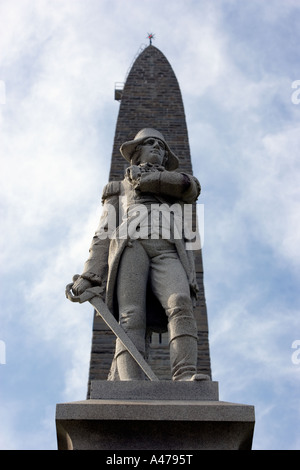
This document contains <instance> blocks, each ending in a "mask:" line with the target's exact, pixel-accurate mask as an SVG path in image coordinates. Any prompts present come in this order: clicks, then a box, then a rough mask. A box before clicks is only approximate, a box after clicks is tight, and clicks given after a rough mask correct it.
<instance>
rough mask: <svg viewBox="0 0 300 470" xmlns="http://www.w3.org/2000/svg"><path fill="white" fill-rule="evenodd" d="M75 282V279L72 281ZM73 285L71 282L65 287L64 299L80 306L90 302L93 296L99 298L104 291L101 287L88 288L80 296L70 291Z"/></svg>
mask: <svg viewBox="0 0 300 470" xmlns="http://www.w3.org/2000/svg"><path fill="white" fill-rule="evenodd" d="M74 278H75V276H74ZM75 280H76V279H74V281H75ZM73 285H74V282H71V283H70V284H68V285H67V286H66V291H65V292H66V297H67V299H69V300H71V302H79V303H80V304H82V303H83V302H86V301H87V300H91V299H92V298H93V297H95V296H99V297H101V294H103V290H104V288H103V287H101V286H94V287H89V288H88V289H86V290H85V291H84V292H83V293H82V294H80V295H75V294H74V293H73V291H72V287H73Z"/></svg>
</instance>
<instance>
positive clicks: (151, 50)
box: [87, 45, 211, 397]
mask: <svg viewBox="0 0 300 470" xmlns="http://www.w3.org/2000/svg"><path fill="white" fill-rule="evenodd" d="M116 96H117V98H118V100H119V101H120V109H119V115H118V119H117V124H116V130H115V138H114V143H113V151H112V158H111V168H110V175H109V180H110V181H115V180H121V179H123V176H124V171H125V169H126V167H127V166H128V165H127V162H126V161H125V160H124V158H123V157H122V155H121V154H120V150H119V149H120V146H121V144H122V143H123V142H125V141H126V140H130V139H131V138H134V136H135V135H136V133H137V132H138V131H139V130H140V129H142V128H147V127H154V128H155V129H159V130H160V132H162V134H163V135H164V136H165V138H166V140H167V141H168V142H169V143H170V147H171V148H172V149H174V153H175V154H176V155H177V156H178V157H179V159H180V165H179V169H180V171H185V172H187V173H189V174H192V173H193V169H192V161H191V153H190V146H189V138H188V130H187V125H186V118H185V112H184V105H183V100H182V95H181V91H180V87H179V84H178V81H177V78H176V76H175V74H174V72H173V69H172V67H171V65H170V63H169V62H168V60H167V59H166V57H165V56H164V54H162V52H161V51H160V50H159V49H157V48H156V47H154V46H152V45H150V46H148V47H146V48H145V49H144V50H143V51H142V52H141V53H140V54H139V55H138V57H137V58H136V60H135V61H134V63H133V65H132V67H131V69H130V71H129V73H128V76H127V79H126V82H125V84H124V86H123V87H122V89H119V90H118V94H117V95H116ZM195 158H199V156H196V157H195ZM196 176H197V175H196ZM194 254H195V264H196V272H197V283H198V286H199V290H200V291H199V299H198V302H197V307H196V309H195V317H196V321H197V325H198V370H199V372H200V373H203V374H207V375H209V376H211V366H210V352H209V341H208V321H207V311H206V302H205V296H204V286H203V265H202V256H201V250H197V251H195V252H194ZM114 343H115V337H114V335H113V334H112V333H111V331H110V330H109V328H108V327H106V325H105V323H104V322H103V321H102V320H101V318H99V317H98V316H97V317H96V316H95V318H94V325H93V337H92V346H91V359H90V371H89V384H88V393H87V397H89V396H90V384H91V381H92V380H106V379H107V376H108V372H109V369H110V364H111V361H112V358H113V354H114ZM167 355H168V338H167V333H165V334H162V335H158V334H157V335H156V334H153V335H152V338H151V343H150V345H149V359H148V361H149V364H150V365H151V367H152V368H153V370H154V371H155V373H156V374H157V376H158V377H159V378H160V379H170V367H169V363H168V360H167V359H166V357H167Z"/></svg>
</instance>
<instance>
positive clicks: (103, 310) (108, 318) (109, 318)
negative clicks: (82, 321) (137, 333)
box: [89, 296, 159, 382]
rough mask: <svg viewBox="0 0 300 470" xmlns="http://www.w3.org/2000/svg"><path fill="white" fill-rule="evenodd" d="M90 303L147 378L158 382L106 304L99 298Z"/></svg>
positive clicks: (91, 300) (96, 297)
mask: <svg viewBox="0 0 300 470" xmlns="http://www.w3.org/2000/svg"><path fill="white" fill-rule="evenodd" d="M89 302H90V303H91V304H92V305H93V307H94V308H95V309H96V311H97V313H98V314H99V315H100V316H101V317H102V319H103V320H104V321H105V323H106V324H107V326H108V327H109V328H110V329H111V330H112V332H113V333H114V334H115V335H116V336H117V337H118V338H119V340H120V341H121V343H122V344H123V345H124V346H125V348H126V349H127V351H128V352H129V353H130V354H131V356H132V357H133V359H134V360H135V361H136V362H137V363H138V365H139V366H140V367H141V369H142V370H143V371H144V373H145V374H146V375H147V377H148V378H149V379H150V380H152V381H155V382H157V381H158V380H159V379H158V378H157V376H156V375H155V374H154V372H153V370H152V369H151V367H150V366H149V364H147V362H146V361H145V359H144V358H143V356H142V355H141V353H140V352H139V351H138V349H137V348H136V347H135V345H134V344H133V342H132V341H131V339H130V338H129V337H128V336H127V334H126V333H125V331H124V330H123V328H122V327H121V326H120V324H119V323H118V322H117V320H116V319H115V317H114V316H113V314H112V313H111V312H110V310H109V309H108V307H107V305H106V303H105V302H104V301H103V300H102V299H101V298H100V297H98V296H95V297H93V298H92V299H90V300H89Z"/></svg>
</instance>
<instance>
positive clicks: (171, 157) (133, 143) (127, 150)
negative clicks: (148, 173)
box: [120, 127, 179, 170]
mask: <svg viewBox="0 0 300 470" xmlns="http://www.w3.org/2000/svg"><path fill="white" fill-rule="evenodd" d="M150 137H154V138H155V139H159V140H161V141H162V142H163V143H164V144H165V146H166V150H167V151H168V160H167V162H166V169H167V170H176V168H177V167H178V165H179V160H178V157H176V155H175V154H174V153H173V152H172V150H171V149H170V147H169V146H168V144H167V142H166V141H165V138H164V136H163V135H162V134H161V133H160V132H159V131H157V130H156V129H151V128H148V127H147V128H145V129H142V130H140V131H139V132H138V133H137V134H136V136H135V138H134V139H133V140H129V141H128V142H124V144H122V145H121V147H120V152H121V154H122V156H123V157H124V158H125V159H126V160H127V161H128V162H130V161H131V158H132V156H133V154H134V151H135V149H136V147H137V145H139V144H141V143H142V142H143V141H144V140H145V139H148V138H150Z"/></svg>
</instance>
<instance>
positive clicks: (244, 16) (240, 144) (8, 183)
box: [0, 0, 300, 449]
mask: <svg viewBox="0 0 300 470" xmlns="http://www.w3.org/2000/svg"><path fill="white" fill-rule="evenodd" d="M0 18H1V32H0V154H1V171H0V211H1V231H0V237H1V310H0V315H1V317H0V320H1V323H0V362H1V364H0V448H1V449H56V431H55V421H54V419H55V405H56V403H60V402H65V401H74V400H80V399H84V398H85V395H86V383H87V374H88V363H89V354H90V341H91V328H92V309H91V308H90V307H89V305H77V304H71V303H70V302H68V301H67V300H66V299H65V296H64V288H65V285H66V284H67V283H68V282H70V280H71V278H72V275H73V274H74V273H77V272H80V271H81V269H82V265H83V262H84V260H85V259H86V257H87V251H88V247H89V244H90V240H91V237H92V236H93V233H94V230H95V228H96V227H97V224H98V218H99V215H100V211H101V206H100V197H101V191H102V188H103V186H104V185H105V184H106V182H107V180H108V173H109V168H110V160H111V151H112V144H113V138H114V131H115V124H116V119H117V115H118V108H119V104H118V103H117V102H116V101H114V99H113V92H114V83H115V82H117V81H121V82H122V81H124V79H125V76H126V73H127V71H128V68H129V67H130V65H131V64H132V61H133V59H134V56H135V54H136V53H137V51H138V49H139V47H140V46H141V45H142V44H147V39H146V36H147V33H148V32H154V33H155V35H156V39H155V42H154V45H155V46H156V47H158V48H159V49H160V50H161V51H162V52H163V53H164V54H165V56H166V57H167V58H168V60H169V61H170V63H171V65H172V67H173V70H174V72H175V74H176V76H177V78H178V81H179V84H180V87H181V91H182V95H183V100H184V104H185V112H186V118H187V124H188V130H189V138H190V146H191V152H192V160H193V168H194V174H195V175H196V176H197V177H198V178H199V180H200V182H201V184H202V196H201V198H200V199H199V202H200V203H202V204H204V210H205V242H204V248H203V260H204V272H205V291H206V298H207V307H208V315H209V317H208V318H209V328H210V346H211V361H212V371H213V378H214V380H217V381H219V387H220V398H221V399H222V400H225V401H231V402H237V403H246V404H253V405H255V410H256V427H255V435H254V443H253V448H254V449H300V437H299V419H300V398H299V397H300V393H299V386H300V349H299V348H300V312H299V307H300V305H299V304H300V302H299V280H300V248H299V247H300V236H299V235H300V220H299V213H300V189H299V185H300V171H299V170H300V157H299V151H300V127H299V123H300V99H299V98H300V87H299V93H297V86H298V85H300V82H299V83H298V84H297V80H300V65H299V64H300V57H299V56H300V49H299V44H300V29H299V24H300V3H299V1H298V0H285V1H283V0H240V1H239V0H215V1H213V2H212V1H209V0H176V1H173V0H165V1H163V2H161V1H160V0H75V1H71V0H10V1H8V0H1V1H0ZM293 85H294V88H293ZM297 340H298V342H297ZM292 346H294V347H295V348H293V347H292ZM298 352H299V354H298Z"/></svg>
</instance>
